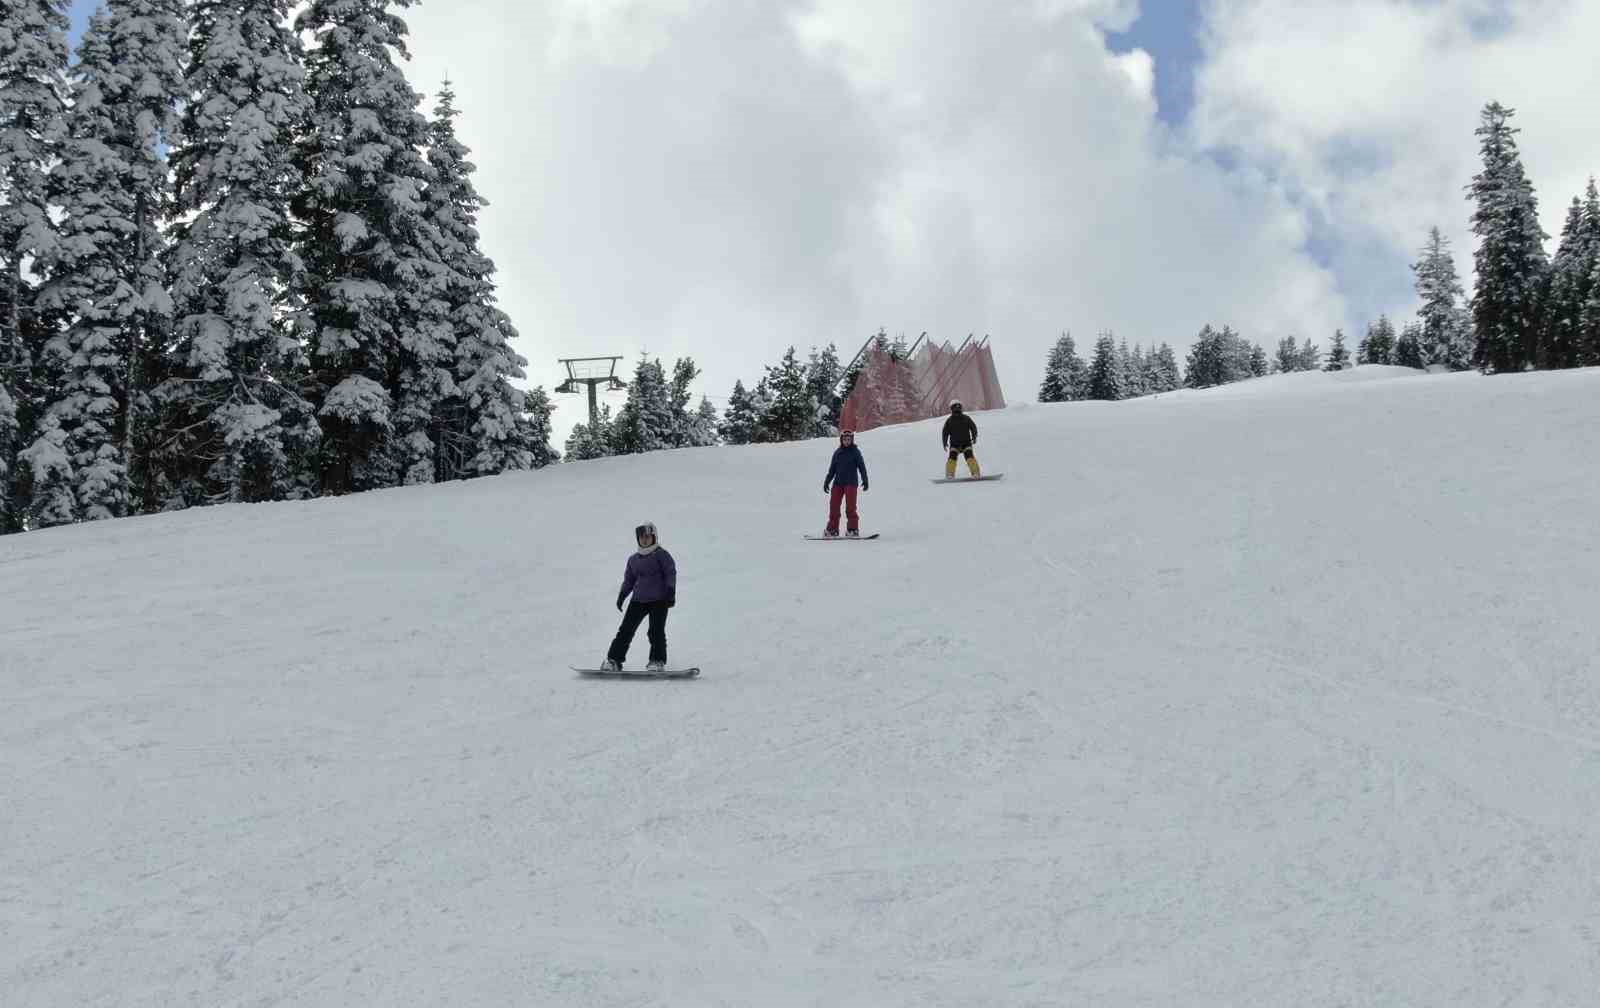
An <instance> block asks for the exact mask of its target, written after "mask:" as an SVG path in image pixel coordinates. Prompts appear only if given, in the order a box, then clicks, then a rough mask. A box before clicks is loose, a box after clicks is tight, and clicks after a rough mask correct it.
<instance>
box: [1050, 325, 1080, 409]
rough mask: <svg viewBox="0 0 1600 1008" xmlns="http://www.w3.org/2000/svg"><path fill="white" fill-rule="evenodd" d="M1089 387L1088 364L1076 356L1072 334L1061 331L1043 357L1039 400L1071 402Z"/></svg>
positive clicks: (1076, 351) (1076, 349)
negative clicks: (1058, 337)
mask: <svg viewBox="0 0 1600 1008" xmlns="http://www.w3.org/2000/svg"><path fill="white" fill-rule="evenodd" d="M1088 389H1089V365H1087V364H1085V363H1084V362H1083V358H1081V357H1079V356H1078V348H1077V345H1076V344H1074V343H1073V341H1072V336H1071V335H1070V334H1068V333H1062V334H1061V338H1060V339H1058V340H1056V342H1055V346H1053V347H1051V348H1050V355H1049V357H1047V358H1045V364H1044V380H1043V381H1042V382H1040V383H1039V401H1040V402H1042V403H1043V402H1072V401H1074V400H1077V399H1082V398H1084V397H1085V395H1086V394H1087V392H1088Z"/></svg>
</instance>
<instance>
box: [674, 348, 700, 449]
mask: <svg viewBox="0 0 1600 1008" xmlns="http://www.w3.org/2000/svg"><path fill="white" fill-rule="evenodd" d="M699 376H700V368H698V367H697V366H695V362H694V358H692V357H680V358H678V359H677V360H676V361H674V362H673V365H672V381H671V384H670V391H671V399H672V447H674V448H687V447H688V446H689V445H690V444H691V442H690V440H689V432H690V430H691V429H692V428H693V427H694V422H695V414H693V413H691V412H689V403H690V402H691V401H692V397H691V396H690V395H689V386H690V384H692V383H693V382H694V380H695V379H696V378H698V377H699Z"/></svg>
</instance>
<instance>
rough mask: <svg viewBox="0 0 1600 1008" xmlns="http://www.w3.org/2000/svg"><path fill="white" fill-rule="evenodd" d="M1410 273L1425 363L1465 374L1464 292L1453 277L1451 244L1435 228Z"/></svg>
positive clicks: (1468, 346)
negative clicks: (1417, 302)
mask: <svg viewBox="0 0 1600 1008" xmlns="http://www.w3.org/2000/svg"><path fill="white" fill-rule="evenodd" d="M1411 270H1412V272H1413V273H1415V274H1416V278H1417V279H1416V287H1417V296H1418V297H1420V298H1421V299H1422V308H1421V310H1420V311H1419V312H1418V313H1417V314H1418V319H1419V321H1420V322H1421V324H1422V337H1421V338H1422V359H1423V362H1424V364H1443V365H1444V366H1446V367H1448V368H1449V369H1450V370H1452V371H1465V370H1466V369H1467V368H1469V367H1471V366H1472V331H1471V329H1472V325H1471V320H1470V317H1469V316H1468V314H1467V311H1466V309H1465V308H1463V307H1462V304H1461V301H1462V299H1463V298H1465V297H1466V292H1465V291H1463V290H1462V289H1461V281H1460V279H1458V278H1457V276H1456V264H1455V260H1454V258H1453V257H1452V256H1451V254H1450V243H1449V241H1448V240H1447V239H1446V238H1445V237H1444V235H1443V234H1441V233H1440V231H1439V229H1438V228H1433V229H1432V230H1430V231H1429V232H1428V244H1427V245H1426V246H1424V247H1423V249H1422V255H1421V257H1420V258H1419V259H1418V260H1417V261H1416V262H1415V263H1414V264H1412V266H1411Z"/></svg>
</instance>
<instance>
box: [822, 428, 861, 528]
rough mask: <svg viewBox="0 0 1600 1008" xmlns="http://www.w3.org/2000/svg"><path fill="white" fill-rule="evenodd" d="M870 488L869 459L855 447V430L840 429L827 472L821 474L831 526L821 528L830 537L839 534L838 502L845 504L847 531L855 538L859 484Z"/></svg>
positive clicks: (859, 518) (858, 525) (858, 522)
mask: <svg viewBox="0 0 1600 1008" xmlns="http://www.w3.org/2000/svg"><path fill="white" fill-rule="evenodd" d="M858 483H859V485H860V487H861V491H862V492H863V493H865V492H866V490H867V460H866V459H864V458H862V457H861V449H860V448H857V447H856V432H855V431H852V430H842V431H840V432H839V447H838V448H835V449H834V451H833V459H832V460H831V461H829V463H828V474H827V475H826V476H824V477H822V492H823V493H825V494H827V495H828V527H827V528H825V529H824V530H823V532H822V534H823V535H825V536H828V537H829V538H834V537H837V536H838V535H839V505H840V504H843V505H844V507H845V520H846V525H845V529H846V531H845V535H847V536H849V537H850V538H852V539H857V538H860V536H861V516H860V515H858V514H856V486H857V484H858Z"/></svg>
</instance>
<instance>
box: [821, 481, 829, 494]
mask: <svg viewBox="0 0 1600 1008" xmlns="http://www.w3.org/2000/svg"><path fill="white" fill-rule="evenodd" d="M822 492H823V493H827V492H828V484H826V483H824V484H822Z"/></svg>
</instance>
